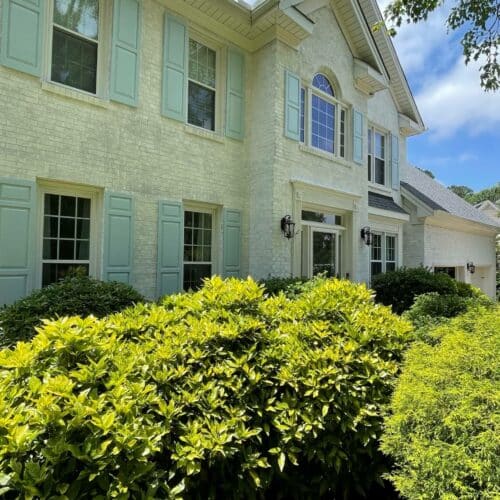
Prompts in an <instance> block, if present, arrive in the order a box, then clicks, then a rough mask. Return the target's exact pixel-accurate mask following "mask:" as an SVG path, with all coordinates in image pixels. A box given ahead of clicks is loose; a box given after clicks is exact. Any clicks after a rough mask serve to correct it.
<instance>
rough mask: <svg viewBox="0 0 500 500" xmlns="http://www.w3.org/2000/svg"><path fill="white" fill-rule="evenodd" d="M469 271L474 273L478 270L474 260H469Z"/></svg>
mask: <svg viewBox="0 0 500 500" xmlns="http://www.w3.org/2000/svg"><path fill="white" fill-rule="evenodd" d="M467 271H469V273H471V274H474V273H475V272H476V266H475V265H474V262H472V261H471V262H467Z"/></svg>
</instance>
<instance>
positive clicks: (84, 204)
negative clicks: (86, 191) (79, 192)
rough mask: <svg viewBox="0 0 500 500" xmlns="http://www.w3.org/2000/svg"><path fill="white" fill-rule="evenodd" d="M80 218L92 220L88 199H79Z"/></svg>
mask: <svg viewBox="0 0 500 500" xmlns="http://www.w3.org/2000/svg"><path fill="white" fill-rule="evenodd" d="M77 215H78V217H86V218H90V200H89V199H88V198H78V213H77Z"/></svg>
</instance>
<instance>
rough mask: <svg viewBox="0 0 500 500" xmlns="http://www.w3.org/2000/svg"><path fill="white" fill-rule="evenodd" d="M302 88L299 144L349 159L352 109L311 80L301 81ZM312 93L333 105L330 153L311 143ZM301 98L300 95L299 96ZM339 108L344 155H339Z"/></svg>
mask: <svg viewBox="0 0 500 500" xmlns="http://www.w3.org/2000/svg"><path fill="white" fill-rule="evenodd" d="M315 74H323V73H315ZM324 76H325V78H327V80H328V81H329V82H330V85H332V83H331V81H330V79H329V78H328V77H327V76H326V75H324ZM332 88H333V89H334V91H335V87H334V86H333V85H332ZM302 89H304V91H305V95H304V141H303V142H302V141H300V140H299V142H300V144H302V145H304V146H305V147H306V148H311V150H313V151H317V152H320V153H321V154H322V155H328V156H329V157H331V158H334V159H336V160H340V161H348V160H350V159H351V156H350V155H351V151H350V147H349V143H350V138H351V135H350V134H351V132H350V126H349V124H350V123H351V116H352V110H351V106H350V105H348V104H347V103H345V102H343V101H341V100H339V99H337V98H336V97H332V96H331V95H329V94H326V93H325V92H323V91H321V90H320V89H318V88H316V87H314V86H313V84H312V81H311V82H308V83H306V82H304V81H302V82H301V86H300V90H301V91H302ZM313 94H316V95H317V96H318V97H320V98H321V99H324V100H325V101H327V102H329V103H330V104H333V105H334V106H335V124H334V128H335V137H334V139H333V151H334V152H333V153H330V152H329V151H325V150H324V149H321V148H317V147H315V146H313V145H312V140H311V134H312V96H313ZM301 100H302V97H301ZM341 110H344V111H345V122H344V156H340V114H341V113H340V112H341Z"/></svg>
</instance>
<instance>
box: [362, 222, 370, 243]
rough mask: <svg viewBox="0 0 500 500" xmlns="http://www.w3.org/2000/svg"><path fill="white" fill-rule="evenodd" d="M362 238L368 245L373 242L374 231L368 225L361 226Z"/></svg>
mask: <svg viewBox="0 0 500 500" xmlns="http://www.w3.org/2000/svg"><path fill="white" fill-rule="evenodd" d="M361 239H362V240H363V241H364V242H365V244H366V245H371V244H372V232H371V230H370V228H369V227H368V226H365V227H363V228H361Z"/></svg>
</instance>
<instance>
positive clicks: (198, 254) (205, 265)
mask: <svg viewBox="0 0 500 500" xmlns="http://www.w3.org/2000/svg"><path fill="white" fill-rule="evenodd" d="M213 220H214V214H213V213H212V212H211V211H194V210H185V211H184V284H183V288H184V290H197V289H198V288H199V287H200V286H201V284H202V281H203V278H209V277H210V276H211V275H212V266H213Z"/></svg>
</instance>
